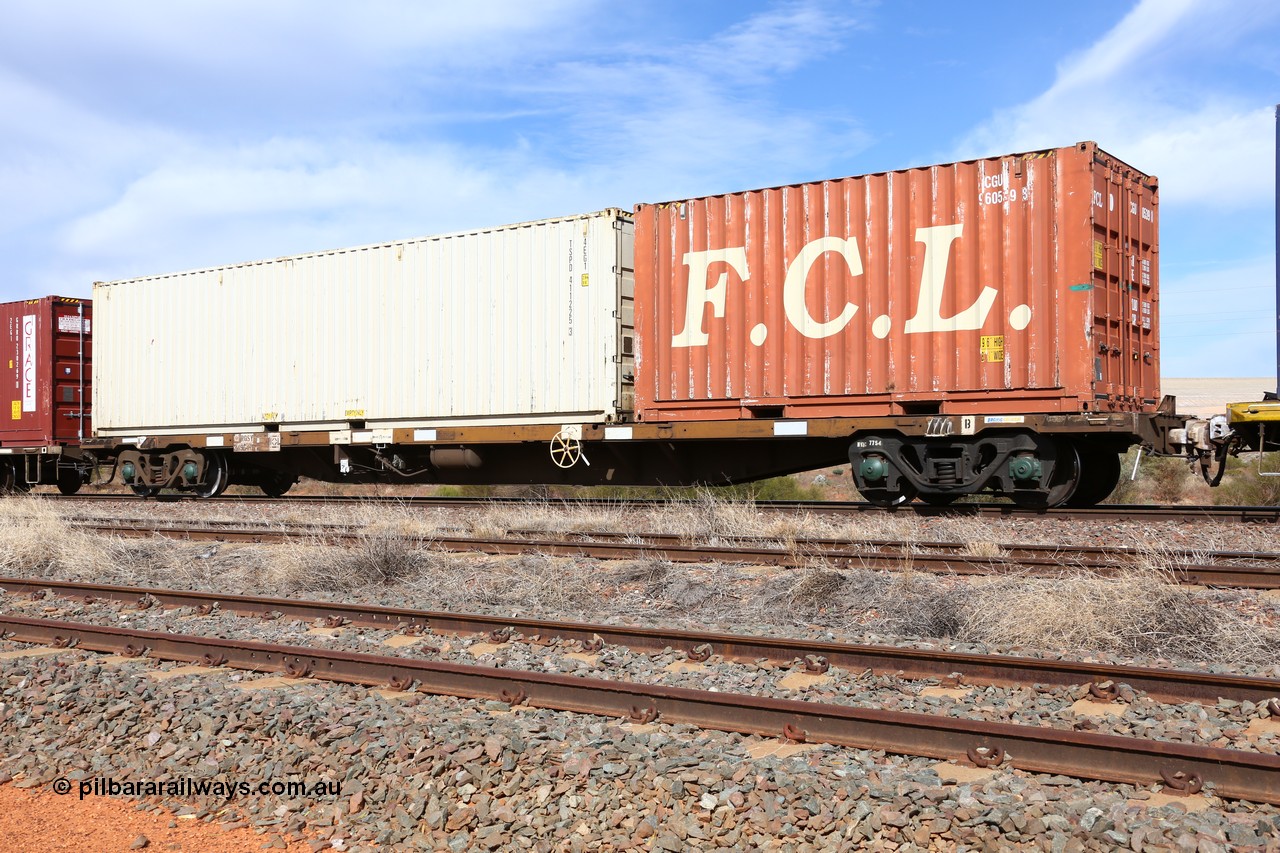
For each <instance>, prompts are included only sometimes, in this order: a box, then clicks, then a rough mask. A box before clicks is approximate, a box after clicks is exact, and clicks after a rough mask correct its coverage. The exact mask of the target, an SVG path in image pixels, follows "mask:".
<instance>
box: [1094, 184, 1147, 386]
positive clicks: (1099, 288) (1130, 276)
mask: <svg viewBox="0 0 1280 853" xmlns="http://www.w3.org/2000/svg"><path fill="white" fill-rule="evenodd" d="M1093 214H1094V215H1093V285H1094V288H1093V293H1094V302H1093V306H1094V308H1093V342H1094V354H1093V357H1094V382H1095V385H1094V394H1095V397H1096V398H1097V400H1098V402H1099V403H1100V404H1103V403H1104V401H1105V402H1108V403H1112V404H1118V403H1124V404H1128V405H1125V406H1124V408H1146V409H1149V408H1151V407H1153V406H1155V405H1156V403H1158V402H1159V399H1158V397H1159V385H1160V353H1159V347H1158V346H1157V341H1158V340H1159V338H1158V334H1159V325H1158V324H1159V317H1158V292H1159V289H1158V268H1157V256H1156V234H1157V233H1158V221H1157V219H1158V215H1159V213H1158V209H1157V198H1156V194H1155V192H1154V190H1152V189H1151V188H1150V187H1149V186H1146V185H1144V184H1142V183H1140V182H1138V181H1136V180H1134V179H1133V178H1132V177H1131V176H1130V174H1129V173H1127V170H1125V169H1123V167H1118V166H1117V165H1116V164H1114V163H1107V162H1100V163H1098V164H1097V165H1096V166H1095V168H1094V184H1093ZM1099 408H1108V406H1106V405H1105V404H1103V405H1100V406H1099Z"/></svg>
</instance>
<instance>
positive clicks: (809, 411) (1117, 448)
mask: <svg viewBox="0 0 1280 853" xmlns="http://www.w3.org/2000/svg"><path fill="white" fill-rule="evenodd" d="M1158 204H1159V197H1158V188H1157V183H1156V180H1155V179H1154V178H1152V177H1150V176H1147V175H1144V174H1143V173H1141V172H1139V171H1137V170H1136V169H1133V168H1132V167H1130V166H1127V165H1126V164H1124V163H1122V162H1121V161H1119V160H1117V159H1115V158H1114V157H1111V156H1110V155H1108V154H1106V153H1105V152H1103V151H1101V150H1099V149H1098V148H1097V146H1096V145H1094V144H1093V143H1088V142H1086V143H1080V144H1079V145H1076V146H1072V147H1069V148H1058V149H1053V150H1049V151H1039V152H1032V153H1028V154H1015V155H1009V156H1005V157H993V158H987V159H982V160H973V161H966V162H963V163H952V164H945V165H938V166H930V167H924V168H917V169H905V170H901V171H896V172H888V173H880V174H875V175H866V176H861V177H853V178H841V179H836V180H830V181H822V182H816V183H810V184H801V185H794V186H787V187H775V188H772V189H764V190H757V191H752V192H744V193H734V194H730V195H720V196H708V197H705V198H694V199H685V200H682V201H674V202H667V203H664V204H641V205H638V206H637V207H636V209H635V215H634V219H633V217H632V215H631V214H628V213H624V212H622V211H619V210H613V209H611V210H606V211H601V212H599V213H593V214H586V215H583V216H576V217H567V218H562V219H552V220H543V221H539V222H531V223H522V224H519V225H513V226H506V227H501V228H493V229H488V230H483V231H473V232H466V233H459V234H451V235H445V236H441V237H428V238H422V239H418V240H406V241H399V242H394V243H386V244H380V245H376V246H365V247H359V248H356V249H346V250H339V251H333V252H322V253H315V254H310V255H301V256H296V257H290V258H278V259H274V260H266V261H260V262H256V263H248V264H238V265H233V266H226V267H218V268H214V269H205V270H197V271H194V272H188V273H179V274H175V275H167V276H153V277H147V278H141V279H132V280H128V281H118V282H109V283H98V284H95V286H94V295H95V307H96V309H97V311H98V319H97V325H96V332H97V338H98V340H97V353H96V370H97V375H96V381H95V383H94V386H93V387H94V398H95V399H94V402H95V410H94V413H95V417H96V422H95V423H96V435H95V438H94V439H93V441H92V442H91V444H92V448H91V449H92V450H94V451H95V452H97V453H98V454H99V456H100V457H102V458H112V459H114V460H115V461H116V462H117V464H118V467H119V470H120V472H121V475H122V479H123V480H124V481H125V482H126V483H128V484H129V485H130V486H131V487H132V488H133V489H134V490H135V491H136V492H138V493H139V494H143V495H147V494H153V493H155V492H156V491H158V490H159V489H161V488H178V489H183V490H187V491H191V492H194V493H196V494H198V495H205V496H208V495H214V494H217V493H219V492H220V491H222V490H223V489H224V488H225V487H226V486H227V485H228V484H229V483H249V484H257V485H259V486H261V487H262V489H263V490H264V491H266V492H267V493H268V494H280V493H283V492H284V491H286V490H287V489H288V488H289V487H290V486H291V485H292V484H293V483H294V482H295V481H296V480H297V478H298V477H299V476H308V477H312V478H315V479H320V480H329V481H336V482H371V481H390V482H427V483H477V484H492V483H533V484H561V483H563V484H579V485H594V484H617V485H651V484H668V485H689V484H711V485H720V484H727V483H735V482H744V481H750V480H754V479H760V478H764V477H770V476H776V475H780V474H787V473H792V472H796V471H803V470H809V469H813V468H817V467H822V466H827V465H839V464H844V463H845V462H846V461H848V462H851V463H852V472H853V475H854V477H855V479H856V482H857V485H858V488H859V489H860V490H861V491H862V493H863V494H864V495H865V496H867V497H868V498H869V499H871V500H873V501H876V502H879V503H884V504H893V503H898V502H902V501H906V500H910V499H911V498H913V497H914V496H916V495H919V496H920V497H921V498H922V499H924V500H927V501H930V502H934V503H946V502H949V501H951V500H954V499H955V498H956V497H958V496H960V495H963V494H971V493H975V492H979V491H986V492H989V493H995V494H999V495H1007V496H1009V497H1011V498H1013V499H1014V500H1015V501H1016V502H1018V503H1020V504H1024V505H1028V506H1055V505H1059V504H1062V503H1066V502H1072V503H1077V504H1089V503H1095V502H1097V501H1098V500H1100V499H1101V498H1103V497H1105V496H1106V495H1107V494H1108V493H1109V492H1110V491H1111V490H1112V488H1114V486H1115V484H1116V482H1117V480H1118V478H1119V475H1120V471H1119V457H1118V454H1119V453H1120V452H1121V451H1122V450H1124V449H1125V448H1126V447H1128V446H1130V445H1131V444H1134V443H1141V444H1143V445H1144V446H1146V447H1148V448H1150V449H1152V450H1154V451H1156V452H1178V453H1181V452H1182V451H1183V450H1184V449H1186V448H1187V447H1188V446H1189V445H1194V448H1195V449H1193V450H1190V451H1188V453H1189V454H1192V455H1194V454H1195V453H1197V452H1198V453H1200V454H1201V455H1204V454H1206V453H1209V452H1211V451H1212V450H1213V445H1212V441H1211V437H1212V430H1211V429H1210V427H1209V426H1207V425H1205V424H1200V425H1199V426H1195V427H1194V428H1193V425H1192V424H1191V423H1190V422H1186V423H1184V422H1183V421H1182V420H1180V419H1179V418H1178V417H1177V416H1176V415H1175V414H1174V412H1173V406H1172V401H1170V400H1168V399H1167V398H1166V399H1164V400H1162V398H1161V395H1160V391H1159V358H1160V350H1159V270H1158V251H1159V243H1158V236H1157V235H1158V225H1159V215H1158V214H1159V208H1158Z"/></svg>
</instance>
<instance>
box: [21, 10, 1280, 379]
mask: <svg viewBox="0 0 1280 853" xmlns="http://www.w3.org/2000/svg"><path fill="white" fill-rule="evenodd" d="M1064 8H1065V9H1067V10H1068V14H1063V12H1062V10H1063V9H1064ZM1277 102H1280V4H1276V3H1275V2H1274V0H1270V2H1260V0H1221V2H1190V0H1144V2H1138V3H1131V4H1126V3H1117V2H1091V1H1090V0H1079V2H1075V3H1072V4H1069V6H1067V7H1063V6H1061V5H1043V4H1028V3H1025V2H1019V3H1012V2H988V3H975V4H970V3H954V2H925V0H915V2H912V0H903V2H888V0H886V1H885V2H880V3H874V2H835V0H811V2H806V0H797V2H696V0H695V2H687V0H686V2H668V0H660V1H659V2H641V3H618V2H596V0H538V2H529V0H512V2H500V1H499V0H494V2H484V0H479V2H473V3H462V4H460V3H445V2H412V0H403V2H395V0H374V1H373V2H366V3H345V2H337V0H313V1H312V2H302V0H280V2H272V3H261V2H250V0H222V2H218V3H204V4H194V3H183V4H175V3H158V2H155V3H151V2H132V3H129V2H126V3H121V4H114V3H101V2H68V3H49V2H47V0H39V2H27V0H7V2H5V3H4V4H3V6H0V107H2V108H0V254H3V257H4V258H5V275H4V277H3V278H2V279H0V300H12V299H21V298H27V297H33V296H40V295H45V294H49V293H58V294H63V295H68V296H87V295H89V293H90V287H91V283H92V282H93V281H94V280H113V279H119V278H127V277H132V276H136V275H144V274H149V273H160V272H169V271H175V270H180V269H190V268H194V267H201V266H209V265H216V264H221V263H230V262H234V261H242V260H249V259H253V258H258V257H271V256H278V255H287V254H295V253H300V252H306V251H311V250H318V249H325V248H335V247H339V246H346V245H358V244H362V243H372V242H381V241H385V240H391V239H396V238H403V237H411V236H417V235H423V234H431V233H439V232H444V231H454V230H460V229H465V228H470V227H473V226H484V225H496V224H500V223H504V222H514V221H519V220H525V219H540V218H544V217H549V216H556V215H561V214H570V213H578V212H584V211H588V210H595V209H599V208H603V207H610V206H617V207H623V208H628V209H629V208H630V207H631V206H632V205H634V204H635V203H636V202H638V201H657V200H664V199H671V198H679V197H687V196H696V195H705V194H709V193H714V192H722V191H730V190H740V189H748V188H753V187H760V186H772V185H776V184H781V183H789V182H796V181H804V180H814V179H821V178H827V177H834V176H839V175H849V174H860V173H865V172H871V171H879V170H884V169H893V168H901V167H905V166H913V165H924V164H928V163H933V162H943V161H948V160H955V159H970V158H974V157H980V156H986V155H994V154H1003V153H1009V152H1013V151H1021V150H1030V149H1036V148H1045V147H1054V146H1060V145H1070V144H1072V143H1074V142H1077V141H1079V140H1082V139H1093V140H1096V141H1097V142H1099V143H1100V144H1101V145H1102V146H1103V147H1104V148H1105V149H1107V150H1108V151H1110V152H1111V153H1113V154H1115V155H1116V156H1118V157H1120V158H1121V159H1123V160H1125V161H1127V162H1129V163H1131V164H1133V165H1135V166H1137V167H1138V168H1140V169H1142V170H1143V171H1146V172H1148V173H1152V174H1156V175H1158V176H1159V177H1160V185H1161V229H1162V232H1161V246H1162V251H1161V278H1162V292H1163V298H1162V317H1163V329H1162V333H1163V365H1164V375H1165V376H1270V375H1273V374H1274V369H1275V245H1274V240H1275V236H1274V235H1275V230H1274V228H1275V226H1274V187H1275V174H1274V170H1275V155H1274V145H1275V124H1274V105H1275V104H1276V103H1277Z"/></svg>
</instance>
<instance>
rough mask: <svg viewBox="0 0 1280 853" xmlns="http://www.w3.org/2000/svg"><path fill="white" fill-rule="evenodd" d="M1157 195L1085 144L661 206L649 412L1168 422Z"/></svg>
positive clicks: (648, 336) (653, 214)
mask: <svg viewBox="0 0 1280 853" xmlns="http://www.w3.org/2000/svg"><path fill="white" fill-rule="evenodd" d="M1156 201H1157V199H1156V190H1155V180H1154V179H1152V178H1149V177H1147V176H1145V175H1142V174H1141V173H1139V172H1136V171H1135V170H1133V169H1131V168H1129V167H1127V166H1125V165H1124V164H1123V163H1120V162H1119V161H1116V160H1114V159H1113V158H1111V157H1109V156H1108V155H1106V154H1105V153H1103V152H1101V151H1098V150H1097V148H1096V146H1094V145H1093V144H1092V143H1081V144H1080V145H1077V146H1074V147H1071V148H1061V149H1055V150H1052V151H1046V152H1036V153H1033V154H1021V155H1011V156H1008V157H999V158H991V159H986V160H976V161H970V162H964V163H952V164H945V165H939V166H931V167H925V168H918V169H908V170H903V171H899V172H888V173H881V174H874V175H866V176H861V177H853V178H842V179H837V180H830V181H823V182H818V183H811V184H803V185H796V186H787V187H776V188H772V189H764V190H756V191H751V192H743V193H735V194H730V195H721V196H711V197H706V198H698V199H688V200H685V201H679V202H671V203H666V204H658V205H640V206H638V207H637V215H636V285H637V287H636V306H637V318H636V330H637V336H638V339H639V341H640V352H639V354H638V357H637V385H636V393H637V400H638V403H637V410H638V417H639V418H641V419H644V420H670V419H693V418H739V417H777V416H787V417H790V416H797V417H799V416H832V415H878V414H933V413H944V414H945V413H956V414H963V413H981V412H984V411H990V410H992V409H999V410H1000V411H1005V412H1037V411H1039V412H1056V411H1070V412H1080V411H1092V410H1097V409H1101V410H1107V411H1119V410H1135V409H1150V408H1152V407H1154V405H1155V403H1156V402H1157V401H1158V398H1159V380H1158V377H1159V362H1158V358H1159V352H1158V346H1157V341H1158V338H1157V331H1158V330H1157V311H1156V308H1157V298H1156V297H1157V293H1158V289H1157V264H1156V252H1157V250H1158V249H1157V241H1156V236H1155V235H1156V233H1157V221H1156ZM1104 345H1105V346H1106V349H1105V350H1104V349H1103V347H1104Z"/></svg>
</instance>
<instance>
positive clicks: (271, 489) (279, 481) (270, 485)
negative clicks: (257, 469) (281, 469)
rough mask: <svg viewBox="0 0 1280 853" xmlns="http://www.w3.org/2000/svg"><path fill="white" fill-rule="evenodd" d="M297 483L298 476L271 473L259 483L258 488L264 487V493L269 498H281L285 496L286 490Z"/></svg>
mask: <svg viewBox="0 0 1280 853" xmlns="http://www.w3.org/2000/svg"><path fill="white" fill-rule="evenodd" d="M297 483H298V478H297V477H290V476H289V475H288V474H271V475H268V476H266V477H264V478H263V479H262V480H261V481H260V482H259V483H258V488H259V489H262V493H263V494H264V495H266V496H267V497H269V498H280V497H284V494H285V492H287V491H289V490H290V489H292V488H293V487H294V486H295V485H297Z"/></svg>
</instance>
